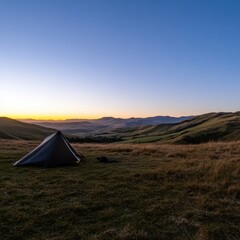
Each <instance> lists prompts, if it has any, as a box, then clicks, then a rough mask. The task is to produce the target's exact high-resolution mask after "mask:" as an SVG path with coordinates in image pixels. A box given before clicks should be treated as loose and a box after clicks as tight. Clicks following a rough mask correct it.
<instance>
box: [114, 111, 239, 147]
mask: <svg viewBox="0 0 240 240" xmlns="http://www.w3.org/2000/svg"><path fill="white" fill-rule="evenodd" d="M115 134H116V132H115ZM118 134H119V135H121V136H122V137H123V138H124V139H125V141H127V142H133V143H146V142H165V143H183V144H188V143H193V144H195V143H203V142H209V141H232V140H240V112H236V113H208V114H203V115H199V116H196V117H193V118H191V119H188V120H186V121H183V122H181V123H177V124H160V125H156V126H144V127H139V128H135V129H129V130H128V131H127V130H126V129H125V130H122V131H119V133H118Z"/></svg>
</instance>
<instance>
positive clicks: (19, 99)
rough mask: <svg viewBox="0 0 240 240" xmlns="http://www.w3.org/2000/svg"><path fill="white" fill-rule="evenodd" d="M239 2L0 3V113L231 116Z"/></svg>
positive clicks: (237, 74)
mask: <svg viewBox="0 0 240 240" xmlns="http://www.w3.org/2000/svg"><path fill="white" fill-rule="evenodd" d="M239 12H240V1H238V0H228V1H227V0H225V1H223V0H194V1H193V0H165V1H164V0H156V1H151V0H145V1H141V0H121V1H120V0H111V1H107V0H86V1H81V0H78V1H75V0H65V1H62V0H34V1H31V0H28V1H27V0H15V1H13V0H0V115H2V116H9V117H20V118H26V117H33V118H55V119H58V118H95V117H102V116H115V117H131V116H135V117H145V116H153V115H172V116H180V115H195V114H201V113H205V112H211V111H237V110H240V109H239V104H240V94H239V90H240V67H239V66H240V47H239V43H240V14H239Z"/></svg>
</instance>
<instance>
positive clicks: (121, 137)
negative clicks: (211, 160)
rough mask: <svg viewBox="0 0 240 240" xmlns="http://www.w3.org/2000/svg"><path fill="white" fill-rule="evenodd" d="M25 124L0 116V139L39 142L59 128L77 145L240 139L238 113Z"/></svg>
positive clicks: (108, 118) (239, 113)
mask: <svg viewBox="0 0 240 240" xmlns="http://www.w3.org/2000/svg"><path fill="white" fill-rule="evenodd" d="M27 122H28V123H26V122H24V123H23V122H20V121H17V120H13V119H9V118H5V117H0V139H23V140H40V139H43V138H44V137H46V136H47V135H49V134H51V133H53V132H55V131H56V129H59V130H62V131H63V132H65V134H67V136H68V137H70V138H72V140H74V141H80V142H84V141H85V140H86V141H89V140H91V141H93V142H94V141H95V140H99V139H100V140H102V139H103V140H104V141H106V142H109V139H110V141H112V140H114V141H116V140H117V141H122V142H126V143H150V142H159V143H181V144H197V143H203V142H209V141H234V140H240V112H235V113H221V112H220V113H208V114H203V115H199V116H195V117H181V118H173V117H152V118H129V119H121V118H112V117H106V118H101V119H97V120H67V121H35V120H27ZM29 122H31V123H29ZM33 123H34V124H33ZM36 124H41V126H38V125H36ZM46 127H48V128H46ZM49 127H51V128H49ZM91 141H90V142H91Z"/></svg>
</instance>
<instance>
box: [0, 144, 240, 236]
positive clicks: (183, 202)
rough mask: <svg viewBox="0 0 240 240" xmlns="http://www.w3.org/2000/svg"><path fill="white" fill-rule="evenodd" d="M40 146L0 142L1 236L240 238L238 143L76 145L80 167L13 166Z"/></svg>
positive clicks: (239, 165) (239, 154)
mask: <svg viewBox="0 0 240 240" xmlns="http://www.w3.org/2000/svg"><path fill="white" fill-rule="evenodd" d="M37 144H38V143H37V142H30V141H2V142H1V148H0V205H1V208H0V236H1V239H4V240H12V239H18V240H25V239H28V240H43V239H44V240H45V239H48V240H56V239H57V240H75V239H82V240H85V239H86V240H89V239H90V240H107V239H113V240H117V239H119V240H136V239H142V240H143V239H149V240H151V239H152V240H156V239H162V240H168V239H169V240H172V239H174V240H206V239H208V240H229V239H233V240H237V239H240V222H239V219H240V214H239V213H240V204H239V202H240V185H239V179H240V161H239V156H240V142H232V143H208V144H201V145H163V144H107V145H106V144H105V145H96V144H95V145H94V144H82V145H80V144H75V145H74V147H75V148H76V149H77V150H78V151H80V152H82V153H83V154H84V155H85V156H86V157H87V159H86V160H85V161H84V162H81V163H80V164H79V166H76V167H60V168H52V169H45V168H37V167H22V168H21V167H13V166H11V162H12V161H15V160H17V159H19V158H21V157H22V156H23V155H24V154H26V153H27V152H29V151H30V150H31V149H33V148H34V147H35V146H36V145H37ZM99 156H107V157H108V158H110V159H113V160H117V161H118V162H115V163H111V164H106V163H100V162H98V161H97V160H96V157H99Z"/></svg>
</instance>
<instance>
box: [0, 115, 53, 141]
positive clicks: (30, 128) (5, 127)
mask: <svg viewBox="0 0 240 240" xmlns="http://www.w3.org/2000/svg"><path fill="white" fill-rule="evenodd" d="M55 131H56V130H53V129H49V128H45V127H41V126H37V125H34V124H28V123H23V122H20V121H17V120H14V119H10V118H6V117H0V139H21V140H42V139H43V138H45V137H46V136H48V135H50V134H52V133H54V132H55Z"/></svg>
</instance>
